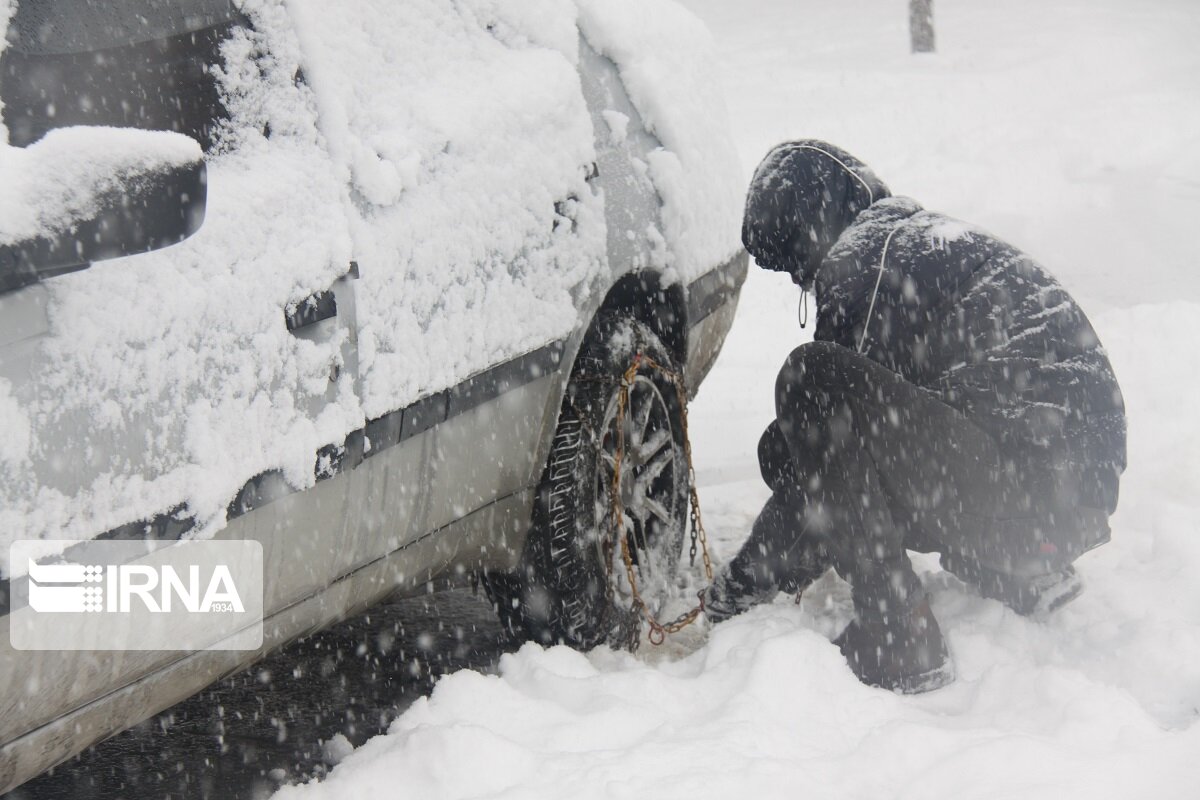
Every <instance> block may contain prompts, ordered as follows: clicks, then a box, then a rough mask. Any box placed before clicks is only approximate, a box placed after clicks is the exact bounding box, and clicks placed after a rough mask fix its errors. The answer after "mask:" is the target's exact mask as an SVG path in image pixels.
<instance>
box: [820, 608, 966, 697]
mask: <svg viewBox="0 0 1200 800" xmlns="http://www.w3.org/2000/svg"><path fill="white" fill-rule="evenodd" d="M833 643H834V644H836V645H837V646H838V648H839V649H840V650H841V651H842V654H843V655H844V656H845V657H846V662H847V663H848V664H849V665H850V669H851V670H852V671H853V672H854V674H855V675H857V676H858V679H859V680H860V681H862V682H863V683H865V684H867V685H869V686H878V687H880V688H882V689H888V690H890V691H893V692H900V693H902V694H918V693H920V692H930V691H933V690H934V689H940V688H942V687H943V686H946V685H947V684H949V683H951V682H953V681H954V663H953V662H952V661H951V660H950V653H949V652H948V651H947V649H946V642H945V640H944V639H943V638H942V631H941V629H940V628H939V627H938V623H937V619H936V618H935V617H934V616H933V611H932V610H931V609H930V608H929V599H928V598H927V597H924V596H922V598H921V600H920V601H919V602H917V603H915V604H913V605H911V606H906V607H904V608H901V609H899V610H898V612H897V613H894V614H886V613H870V614H862V613H859V614H858V615H857V616H856V617H855V619H854V621H853V622H851V623H850V625H849V626H847V628H846V630H844V631H842V634H841V635H840V636H838V637H837V638H836V639H834V642H833Z"/></svg>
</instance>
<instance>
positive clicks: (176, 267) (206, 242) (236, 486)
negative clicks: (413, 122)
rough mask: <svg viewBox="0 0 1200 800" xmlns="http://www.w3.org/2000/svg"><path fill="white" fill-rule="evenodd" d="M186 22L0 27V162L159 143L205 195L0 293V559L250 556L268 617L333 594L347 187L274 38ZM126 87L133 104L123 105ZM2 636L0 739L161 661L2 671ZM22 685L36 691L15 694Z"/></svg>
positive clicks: (78, 20)
mask: <svg viewBox="0 0 1200 800" xmlns="http://www.w3.org/2000/svg"><path fill="white" fill-rule="evenodd" d="M198 6H201V7H202V8H201V9H200V11H202V12H203V13H197V14H188V13H185V12H186V10H187V9H186V8H183V7H181V6H180V5H179V4H155V3H147V2H144V0H142V1H138V0H114V2H111V3H106V4H103V8H101V7H100V4H91V5H86V7H83V6H80V5H79V4H78V3H73V2H65V0H62V1H59V0H41V2H36V1H35V0H30V1H29V2H22V3H21V4H20V5H19V6H18V7H17V12H16V15H15V16H14V17H13V19H12V20H11V21H10V26H9V30H8V32H7V34H8V35H7V43H8V46H7V47H6V48H5V51H4V54H3V60H2V61H0V74H2V75H3V83H2V84H0V94H2V98H3V101H4V106H3V114H4V117H3V121H4V124H5V127H6V128H8V129H9V132H10V133H12V138H11V139H10V142H11V144H8V145H5V146H8V147H18V146H25V145H30V144H32V143H34V142H36V141H37V140H38V139H39V138H41V136H42V135H43V134H44V133H45V132H46V131H47V130H51V129H54V128H55V127H59V126H67V125H87V126H102V125H108V126H115V127H142V128H148V129H152V130H161V129H164V128H165V129H168V130H178V131H181V132H184V133H187V134H188V135H190V136H193V137H194V138H196V139H198V140H200V141H202V142H203V143H204V144H205V146H206V161H207V176H208V184H207V192H206V193H207V211H206V218H205V220H204V223H203V225H202V227H201V228H200V230H199V231H198V232H196V233H195V234H194V235H193V236H192V237H191V238H190V239H188V240H186V241H184V242H183V243H181V244H178V245H174V246H172V247H169V248H166V249H163V250H159V251H155V252H150V253H145V254H141V255H137V256H130V257H125V258H115V259H112V260H108V261H103V262H99V263H96V264H94V265H91V266H90V267H89V268H87V269H83V270H81V271H76V272H73V273H71V274H66V275H60V276H58V277H54V278H49V279H47V280H44V281H43V282H41V283H38V284H34V285H30V286H26V287H24V288H21V289H18V290H16V291H14V292H10V293H6V294H5V295H4V300H3V303H2V304H0V313H2V314H3V315H4V318H5V324H4V325H0V405H2V406H3V409H2V412H3V423H4V428H5V431H6V438H7V432H8V431H10V430H13V431H18V432H19V434H20V435H19V436H18V437H14V439H13V440H10V442H9V443H8V444H7V445H6V447H5V448H4V450H3V457H2V458H0V518H3V525H0V537H2V539H0V551H2V552H3V554H4V560H5V561H6V560H7V555H8V544H9V542H11V541H13V540H17V539H61V538H78V539H83V538H92V537H96V536H102V537H120V538H147V537H151V538H166V539H171V538H179V537H208V536H221V537H247V538H249V537H258V538H261V539H262V541H263V544H264V550H265V552H264V556H265V565H266V569H267V575H266V576H265V577H266V590H267V607H268V612H269V611H271V610H274V609H277V608H279V607H280V606H282V605H284V604H286V603H288V602H290V601H292V600H294V599H296V598H297V597H300V596H303V595H304V593H306V592H308V593H311V592H312V591H313V587H323V586H324V585H326V584H328V583H329V582H330V581H332V580H334V579H335V578H336V577H337V576H338V575H340V574H342V572H343V571H344V569H345V568H346V564H347V563H348V562H349V556H348V555H346V554H345V552H344V551H343V550H342V549H340V548H339V539H340V538H341V537H342V536H343V535H344V532H345V530H347V529H355V528H356V525H354V524H353V523H352V522H351V521H350V520H353V519H354V518H355V517H356V515H357V514H358V513H359V512H358V505H357V504H355V503H352V502H350V501H349V494H348V487H347V486H346V485H345V484H346V483H348V481H347V480H346V479H345V478H344V476H343V475H341V474H340V473H338V471H337V470H331V469H329V467H330V465H332V464H333V463H334V462H335V461H336V460H337V459H338V458H340V454H344V452H345V449H346V448H345V442H346V439H347V434H348V433H349V432H351V431H353V430H355V429H361V426H362V420H363V415H362V409H361V404H360V402H359V395H358V391H357V388H356V376H357V370H356V365H355V361H356V344H355V332H356V328H355V326H354V303H353V294H352V286H353V277H352V274H350V273H351V272H352V271H351V261H352V257H353V250H352V247H351V237H350V233H349V220H348V216H347V214H346V210H345V209H346V202H347V194H348V190H347V187H346V183H345V181H343V180H341V179H340V177H339V173H338V171H337V169H336V168H335V165H334V162H333V160H332V158H331V157H330V155H329V151H328V148H327V145H326V142H325V141H324V139H323V138H322V136H321V134H320V131H319V130H318V128H317V118H318V117H317V108H316V103H315V100H314V98H313V96H312V92H311V89H310V88H309V87H308V86H307V85H306V83H305V82H304V80H303V76H302V72H301V70H300V63H299V51H298V47H297V46H296V34H295V30H294V28H293V27H292V26H291V25H290V24H289V23H288V21H287V19H286V17H282V16H280V15H279V14H277V13H269V11H270V9H269V7H268V8H267V9H266V10H260V12H256V13H255V14H252V15H251V16H249V17H244V16H242V15H241V14H239V13H236V12H235V11H234V10H233V7H232V5H231V4H229V3H219V2H207V1H206V2H203V3H199V4H198ZM23 12H28V13H29V14H30V15H31V16H29V17H28V18H26V17H23V16H22V14H23ZM209 12H212V13H209ZM47 76H50V78H51V79H50V80H48V81H47V80H46V77H47ZM131 80H132V81H134V84H135V91H136V92H140V93H141V95H142V96H143V98H144V100H145V102H143V103H142V104H141V105H137V104H132V105H131V104H128V103H125V102H122V101H123V100H124V99H126V97H127V95H128V93H129V92H130V91H131V90H130V86H129V82H130V81H131ZM184 112H186V113H184ZM84 133H86V131H84ZM4 138H5V137H0V141H2V140H3V139H4ZM10 189H11V187H9V186H5V187H4V190H10ZM0 205H3V204H0ZM9 320H14V321H15V324H9ZM10 426H11V427H10ZM319 454H320V455H321V456H322V457H321V458H319V457H318V455H319ZM322 467H324V468H325V469H323V470H322V469H321V468H322ZM339 481H341V482H342V483H341V484H339ZM268 500H274V501H275V502H271V503H268V502H267V501H268ZM251 512H253V513H251ZM5 566H7V565H5ZM0 594H3V595H4V596H5V598H6V599H7V596H8V592H7V591H6V590H0ZM3 610H4V611H7V609H3ZM7 624H8V621H7V619H5V620H4V621H3V623H2V624H0V637H2V641H0V676H2V679H0V720H2V721H3V724H0V742H7V741H10V740H11V739H12V738H13V737H15V736H16V735H18V734H19V733H21V732H23V731H26V730H30V729H32V728H34V727H36V726H38V725H41V724H44V723H45V722H47V721H49V720H52V719H55V718H56V717H57V716H59V715H61V714H63V713H65V712H67V711H70V710H72V709H76V708H79V707H81V706H82V705H83V704H84V703H87V702H89V701H91V700H94V699H96V698H98V697H102V696H105V695H107V694H109V693H111V692H112V691H113V690H114V689H115V688H117V687H122V686H127V685H129V684H130V683H131V682H132V681H135V680H137V679H138V678H139V677H142V676H144V675H147V674H149V673H150V672H152V671H153V670H155V669H156V668H159V667H161V666H163V665H164V664H166V663H169V662H171V661H174V660H177V659H178V658H179V654H178V653H171V652H159V651H139V652H114V653H111V654H106V656H105V657H104V658H97V657H96V656H95V654H93V653H88V652H73V653H59V652H51V651H44V652H25V651H23V652H17V651H14V650H12V649H11V648H10V647H9V642H8V635H7V632H6V626H7ZM31 676H36V678H37V679H38V680H40V681H43V682H44V685H51V686H54V687H55V691H53V692H39V693H37V694H36V695H29V694H28V692H27V691H26V690H25V681H27V680H29V679H30V678H31Z"/></svg>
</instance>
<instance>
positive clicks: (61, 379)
mask: <svg viewBox="0 0 1200 800" xmlns="http://www.w3.org/2000/svg"><path fill="white" fill-rule="evenodd" d="M239 5H240V6H242V7H243V10H244V11H245V12H246V14H247V15H248V16H249V17H250V18H251V20H252V22H253V28H254V32H239V33H238V34H237V35H235V36H234V37H233V39H232V40H231V41H229V42H228V43H227V44H226V45H225V49H224V55H225V57H226V65H225V67H224V68H223V69H221V70H219V73H218V82H219V86H220V89H221V93H222V96H223V97H224V99H225V101H226V105H227V106H228V108H229V111H230V122H229V124H228V125H226V126H225V128H224V129H223V130H222V131H221V132H220V135H219V146H218V147H217V148H216V149H215V150H214V151H213V152H211V153H209V154H208V155H207V160H208V176H209V181H208V208H207V216H206V220H205V223H204V225H203V227H202V229H201V230H200V231H199V232H198V233H197V234H196V235H195V236H193V237H191V238H190V239H188V240H187V241H185V242H183V243H182V244H180V245H178V246H175V247H171V248H167V249H165V250H162V251H158V252H155V253H150V254H144V255H139V256H136V257H131V258H124V259H115V260H111V261H107V262H103V263H100V264H96V265H95V266H93V267H91V268H90V269H88V270H86V271H83V272H79V273H75V274H72V275H68V276H63V277H60V278H56V279H51V280H48V281H46V282H44V284H43V286H44V287H45V289H47V290H48V291H49V295H50V297H49V312H48V316H49V321H50V332H49V334H48V335H47V336H46V337H45V339H44V340H43V341H42V342H41V344H40V345H39V350H38V353H37V356H36V365H37V369H36V370H34V373H33V377H32V379H31V380H28V381H23V382H21V383H20V385H9V383H7V382H3V383H0V424H2V425H3V430H2V431H0V439H2V440H3V441H4V444H3V445H0V552H2V553H3V554H4V555H3V556H0V574H3V573H4V569H5V568H4V567H3V566H2V562H3V561H4V560H6V556H7V551H8V544H9V543H10V542H11V541H13V540H16V539H37V538H52V539H64V538H84V537H87V536H90V535H94V534H96V533H99V532H101V531H104V530H107V529H109V528H112V527H115V526H117V525H122V524H125V523H128V522H131V521H134V520H137V519H146V518H150V517H153V516H154V515H156V514H159V513H162V512H164V511H167V510H168V509H174V508H179V509H182V512H183V513H186V514H189V515H192V516H194V517H195V518H196V519H197V520H198V521H199V523H200V526H199V529H198V530H197V532H196V534H195V535H198V536H205V535H209V534H211V533H212V532H213V531H215V530H217V529H219V528H220V527H221V526H222V525H224V523H225V508H226V506H227V504H228V503H229V501H230V500H232V499H233V497H234V496H235V495H236V493H237V491H238V490H239V489H240V488H241V487H242V486H243V485H244V483H245V482H246V481H247V480H249V479H250V478H252V477H254V476H255V475H257V474H259V473H262V472H265V471H268V470H275V469H278V470H282V471H283V473H284V475H285V477H286V478H287V480H288V481H289V482H290V483H291V484H292V485H293V486H295V487H297V488H305V487H307V486H309V485H311V484H312V483H313V481H314V475H313V460H314V454H315V452H316V451H317V449H318V448H319V447H321V446H323V445H325V444H329V443H336V442H340V441H342V440H343V439H344V437H345V435H346V434H347V433H348V432H349V431H351V430H354V429H356V428H359V427H361V426H362V425H363V423H364V420H365V419H367V418H370V417H375V416H379V415H382V414H384V413H386V412H388V411H391V410H393V409H396V408H400V407H403V406H405V405H407V404H409V403H411V402H412V401H414V400H416V399H418V398H419V397H421V396H423V395H426V394H430V393H433V392H436V391H438V390H441V389H444V388H446V387H448V386H451V385H454V384H455V383H457V382H459V381H462V380H464V379H466V378H467V377H469V376H471V375H472V374H475V373H477V372H479V371H482V370H484V369H486V368H488V367H490V366H492V365H494V364H496V363H499V362H501V361H504V360H506V359H508V358H513V357H515V356H518V355H520V354H522V353H524V352H527V351H529V350H532V349H535V348H537V347H539V346H541V345H544V344H546V343H548V342H551V341H553V340H555V339H559V338H563V337H565V336H567V335H568V334H569V333H570V332H571V331H573V330H574V329H575V328H576V327H577V326H578V325H580V324H582V322H583V321H582V320H580V319H579V318H578V316H579V315H578V311H577V306H578V299H579V298H578V297H577V295H578V294H579V293H580V292H584V291H587V290H588V289H589V288H591V287H594V286H596V285H599V284H600V283H601V281H598V280H596V279H597V278H598V276H600V274H601V272H602V271H603V270H604V269H606V268H607V266H608V265H607V263H606V255H605V241H606V232H605V222H604V214H603V209H602V206H601V198H600V196H599V195H598V194H596V193H594V192H593V191H591V189H590V187H589V186H588V184H587V183H586V180H585V175H586V168H587V167H588V165H590V164H591V163H593V162H594V161H595V152H594V135H595V134H594V132H593V130H592V124H591V119H590V117H589V114H588V110H587V108H586V106H585V104H584V101H583V97H582V93H581V88H580V82H579V77H578V74H577V72H576V63H577V60H578V41H579V32H580V28H581V27H582V28H583V29H584V30H585V32H587V33H588V34H589V35H591V34H593V33H594V35H595V36H596V37H597V46H598V47H601V49H603V50H604V51H605V52H607V53H609V54H610V55H612V56H613V57H614V58H616V59H618V62H619V63H620V60H621V59H625V58H628V59H629V66H628V68H629V70H630V72H629V76H628V77H629V80H630V81H631V91H632V89H633V88H634V87H636V91H632V95H633V100H634V102H635V104H636V105H637V107H638V110H639V112H640V113H641V114H642V115H643V116H644V117H645V118H646V119H647V120H651V121H652V123H653V125H654V126H655V131H656V133H657V134H658V136H659V138H660V140H661V141H662V142H663V144H664V149H663V150H662V151H660V152H658V153H656V154H655V156H654V158H655V160H656V164H655V165H654V166H653V170H654V180H655V182H656V185H658V186H659V188H660V189H661V191H662V193H663V195H664V203H665V206H664V219H665V221H666V222H665V226H666V229H667V230H666V244H667V245H668V247H669V251H670V252H671V253H672V254H673V256H674V275H675V276H676V277H677V278H678V279H681V280H690V279H692V278H694V277H696V276H698V275H699V274H700V273H701V272H703V271H705V270H707V269H710V268H712V267H714V266H716V265H718V264H720V263H721V262H723V261H724V260H726V259H727V258H728V257H729V256H730V254H731V253H733V252H734V251H735V250H736V248H737V246H738V240H737V227H736V224H734V222H733V220H734V219H735V216H736V206H737V205H738V204H739V203H740V194H741V186H740V185H739V184H738V182H737V175H738V174H739V170H738V167H737V154H736V149H735V147H734V146H733V142H732V140H731V139H730V138H729V135H728V119H727V115H726V112H725V110H724V105H723V98H722V97H721V95H720V92H719V91H718V90H716V89H715V88H714V87H715V86H716V84H715V82H714V81H713V80H708V79H706V78H705V77H704V76H706V75H709V76H711V74H712V73H711V70H712V64H713V63H715V62H714V58H713V56H712V54H711V52H710V50H711V46H712V42H711V40H710V39H708V38H707V35H706V33H705V32H704V30H703V28H702V26H700V25H699V23H697V22H696V21H695V20H694V19H691V18H690V17H689V16H688V15H687V13H686V12H684V11H682V10H681V9H680V8H679V7H678V6H676V5H675V4H673V3H671V2H669V0H653V1H652V2H645V3H640V4H637V5H636V7H635V6H634V5H631V4H628V3H626V4H624V5H621V6H620V7H616V6H614V7H613V8H612V9H605V8H601V7H597V6H596V5H595V4H591V3H583V4H582V6H581V8H577V7H576V5H575V4H573V3H568V2H557V1H556V0H537V1H536V2H531V1H529V0H463V1H462V2H457V3H446V2H444V1H443V0H413V1H412V2H407V3H404V4H401V5H397V4H395V3H393V2H389V1H388V0H355V2H346V3H324V2H318V1H317V0H288V1H287V2H284V0H240V2H239ZM11 7H12V6H11V3H10V2H9V0H0V22H3V23H5V24H6V22H7V16H8V13H9V12H10V11H11ZM618 17H619V18H621V19H618ZM626 17H635V18H637V19H639V20H641V23H640V24H638V25H631V24H628V23H627V21H624V18H626ZM3 29H4V27H3V26H0V31H3ZM676 29H678V31H679V36H678V37H676V38H673V36H672V31H674V30H676ZM2 39H3V37H2V36H0V40H2ZM651 47H652V48H654V53H653V54H650V55H645V54H643V52H642V49H643V48H651ZM704 48H709V49H708V50H706V49H704ZM622 67H624V64H622ZM677 73H678V74H677ZM301 76H302V78H303V79H302V80H301V79H300V78H301ZM709 104H711V105H709ZM602 133H603V135H608V133H609V132H608V131H604V132H602ZM99 135H100V134H98V133H96V132H95V131H94V130H93V132H92V133H91V134H88V136H91V137H93V138H94V137H96V136H99ZM103 135H104V136H111V137H118V138H119V137H126V138H128V139H129V141H133V140H134V139H135V138H136V137H139V136H140V137H142V138H141V139H140V140H139V141H141V142H142V143H143V144H144V145H146V147H145V148H144V151H145V153H146V154H150V153H153V152H157V150H160V149H161V148H162V146H163V145H164V143H166V142H168V140H170V141H174V142H176V143H177V140H180V139H181V137H174V138H173V139H172V138H171V137H170V136H169V135H167V134H163V135H161V136H160V135H158V134H147V133H139V132H112V133H106V134H103ZM164 137H165V138H164ZM83 138H84V135H83V134H82V133H81V132H78V131H61V132H55V133H52V134H51V135H49V136H47V137H46V138H45V139H44V140H43V141H42V142H40V143H38V144H36V145H34V146H32V147H30V148H27V149H25V150H23V151H17V150H16V149H15V148H7V146H5V150H3V151H0V171H2V172H3V176H4V177H3V179H2V180H0V241H5V238H4V237H5V236H8V235H9V233H10V232H11V231H16V232H17V233H12V236H16V235H18V233H21V232H25V231H27V229H28V228H29V227H30V226H34V225H39V224H45V223H46V221H47V219H46V218H47V215H46V214H44V213H42V212H41V211H40V206H39V205H37V204H34V203H31V202H30V194H29V191H32V190H31V189H29V187H28V186H27V185H26V183H27V182H25V181H17V180H15V178H14V174H15V172H16V171H17V170H16V166H19V165H20V164H19V162H22V163H23V162H32V161H33V160H35V156H37V155H38V154H39V152H41V151H48V150H55V153H53V154H48V155H52V158H51V159H50V160H51V161H53V162H54V164H55V167H56V169H60V170H61V169H66V167H67V166H69V164H68V163H67V161H68V160H66V159H63V158H61V154H62V152H63V150H64V148H63V147H57V145H60V144H61V145H64V146H65V145H74V144H79V143H80V141H81V140H82V139H83ZM114 141H115V140H114ZM172 146H173V145H172ZM183 146H184V147H190V148H194V145H187V144H186V142H185V143H184V145H183ZM56 148H57V149H56ZM78 152H79V155H80V156H83V155H85V150H84V149H80V150H79V151H78ZM86 152H91V151H86ZM103 152H104V153H111V152H116V149H115V148H110V149H109V150H105V151H103ZM189 154H194V149H192V150H189ZM72 163H73V162H72ZM94 166H100V165H94ZM10 167H12V168H11V169H10ZM31 171H32V170H25V172H27V173H28V172H31ZM100 171H101V170H99V169H97V170H96V173H97V174H99V172H100ZM39 174H40V173H39ZM714 176H715V177H714ZM68 183H69V182H68V181H58V182H56V183H55V184H54V185H55V186H59V185H67V184H68ZM22 187H24V188H22ZM27 189H29V191H27ZM60 194H61V193H60ZM572 198H573V202H568V203H567V205H568V206H571V212H570V213H571V214H572V217H573V224H571V225H559V224H556V222H561V220H557V219H556V203H558V202H559V201H568V200H569V199H572ZM69 199H72V201H73V202H75V204H76V205H77V206H80V207H79V208H76V209H74V210H73V211H72V212H71V214H74V215H75V216H74V217H72V216H71V214H67V215H65V217H64V218H70V219H77V218H78V216H79V215H82V214H85V213H86V212H87V211H88V208H87V207H86V203H82V202H81V201H79V198H78V197H73V198H69ZM85 199H86V198H85ZM572 229H574V233H572V232H571V231H572ZM352 260H354V261H357V262H358V264H359V267H360V272H361V276H362V277H361V279H360V280H359V281H357V282H356V291H355V293H356V296H357V316H358V331H357V345H358V356H359V366H360V370H359V372H360V377H361V382H360V383H359V384H358V386H357V387H356V385H355V381H354V380H353V377H354V376H353V375H352V372H353V370H350V369H346V370H341V372H340V376H341V377H340V378H339V379H338V380H337V382H336V384H334V386H333V388H332V389H330V380H329V376H330V374H331V371H332V368H333V367H334V366H335V365H340V364H341V362H342V359H343V351H342V348H343V345H344V344H345V343H346V341H347V338H346V337H347V336H348V335H349V331H343V332H342V333H341V334H339V335H337V336H334V337H333V338H332V339H330V340H327V341H305V340H302V339H300V338H297V337H295V336H293V335H291V334H290V333H288V331H287V330H286V329H285V326H284V314H283V312H284V309H285V308H287V307H289V306H291V305H294V304H296V303H298V302H301V301H303V300H304V299H305V298H307V297H309V296H310V295H312V294H313V293H315V292H319V291H324V290H326V289H328V288H329V287H330V286H331V285H332V284H333V283H334V282H335V281H336V280H337V279H338V278H339V276H341V275H343V274H344V273H346V272H347V270H348V269H349V265H350V262H351V261H352ZM356 389H357V390H361V391H357V390H356ZM65 453H69V454H71V457H70V458H69V459H67V458H64V455H63V454H65Z"/></svg>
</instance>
